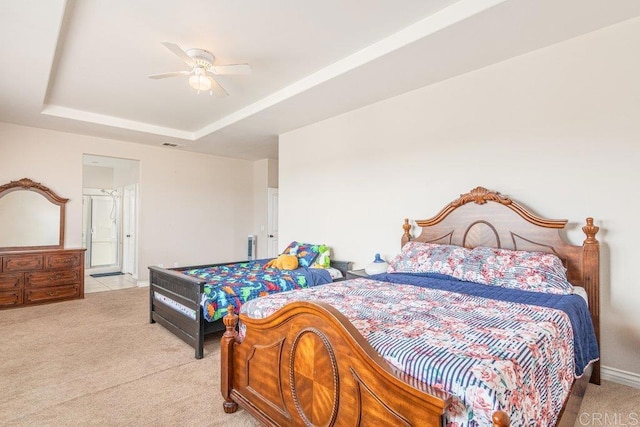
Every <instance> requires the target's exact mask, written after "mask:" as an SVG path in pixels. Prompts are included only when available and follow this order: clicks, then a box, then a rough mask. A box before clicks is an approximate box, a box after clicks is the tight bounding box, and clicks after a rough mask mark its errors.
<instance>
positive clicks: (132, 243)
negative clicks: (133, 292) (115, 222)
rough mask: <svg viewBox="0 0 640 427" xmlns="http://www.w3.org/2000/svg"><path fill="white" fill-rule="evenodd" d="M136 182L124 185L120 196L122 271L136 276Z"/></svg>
mask: <svg viewBox="0 0 640 427" xmlns="http://www.w3.org/2000/svg"><path fill="white" fill-rule="evenodd" d="M137 189H138V185H137V184H130V185H127V186H126V187H124V197H123V198H122V272H123V273H125V274H126V273H129V274H131V275H132V276H133V277H134V278H137V276H138V271H137V266H136V246H137V233H136V222H137V215H136V200H137Z"/></svg>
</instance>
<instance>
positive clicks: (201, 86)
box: [189, 74, 212, 92]
mask: <svg viewBox="0 0 640 427" xmlns="http://www.w3.org/2000/svg"><path fill="white" fill-rule="evenodd" d="M189 86H191V87H192V88H194V89H195V90H197V91H198V92H200V91H203V92H204V91H208V90H211V86H212V83H211V79H210V78H209V77H208V76H203V75H202V74H194V75H193V76H191V77H189Z"/></svg>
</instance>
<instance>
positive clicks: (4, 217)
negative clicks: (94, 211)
mask: <svg viewBox="0 0 640 427" xmlns="http://www.w3.org/2000/svg"><path fill="white" fill-rule="evenodd" d="M67 201H68V199H64V198H62V197H60V196H58V195H57V194H56V193H54V192H53V191H51V190H50V189H49V188H47V187H45V186H44V185H42V184H40V183H39V182H34V181H32V180H30V179H29V178H23V179H21V180H19V181H11V182H10V183H8V184H5V185H2V186H0V250H4V251H6V250H21V249H62V247H63V246H64V208H65V203H67Z"/></svg>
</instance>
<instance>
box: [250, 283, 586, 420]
mask: <svg viewBox="0 0 640 427" xmlns="http://www.w3.org/2000/svg"><path fill="white" fill-rule="evenodd" d="M295 300H298V301H299V300H309V301H313V300H321V301H324V302H327V303H329V304H331V305H332V306H334V307H336V308H337V309H338V310H340V311H341V312H342V313H343V314H344V315H345V316H346V317H347V318H349V319H350V320H351V322H352V323H353V325H354V326H355V327H356V328H357V329H358V330H359V331H360V333H361V334H362V335H363V336H364V337H365V338H366V339H367V340H368V341H369V343H370V344H371V345H372V346H373V347H374V348H375V349H376V350H377V351H378V352H379V353H380V354H381V355H382V356H383V357H384V358H385V359H386V360H387V361H388V362H389V363H390V364H391V365H393V366H395V367H397V368H399V369H400V370H402V371H403V372H405V373H407V374H409V375H410V376H412V377H414V378H417V379H419V380H420V381H423V382H425V383H428V384H431V385H433V386H434V387H436V388H439V389H442V390H444V391H446V392H449V393H450V394H452V395H453V396H454V397H453V399H452V401H451V404H450V405H449V407H448V408H447V411H446V415H445V417H446V425H447V426H451V427H454V426H455V427H465V426H490V425H492V423H491V414H492V413H493V412H494V411H496V410H499V409H500V410H503V411H505V412H507V413H508V414H509V415H510V417H511V425H514V426H540V425H555V422H556V419H557V417H558V414H559V412H560V410H561V408H562V404H563V402H564V400H565V398H566V397H567V395H568V393H569V390H570V387H571V384H572V381H573V379H574V355H573V329H572V326H571V322H570V319H569V318H568V316H567V314H566V313H564V312H563V311H561V310H557V309H554V308H548V307H541V306H537V305H529V304H521V303H514V302H508V301H500V300H495V299H487V298H484V297H479V296H476V295H467V294H463V293H457V292H450V291H446V290H441V289H430V288H422V287H417V286H412V285H405V284H392V283H388V282H381V281H376V280H371V279H364V278H362V279H354V280H348V281H344V282H338V283H333V284H329V285H326V286H322V287H321V288H315V289H313V288H310V289H304V290H302V291H299V292H289V293H286V294H277V295H271V296H269V297H267V298H259V299H256V300H254V301H251V302H249V303H247V304H245V305H243V307H242V310H241V312H242V313H246V314H247V315H249V316H250V317H252V318H263V317H267V316H269V315H271V314H273V313H274V312H275V311H277V310H278V309H279V308H280V307H282V306H283V305H285V304H287V303H288V302H291V301H295Z"/></svg>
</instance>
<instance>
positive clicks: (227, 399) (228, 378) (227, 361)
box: [220, 305, 238, 414]
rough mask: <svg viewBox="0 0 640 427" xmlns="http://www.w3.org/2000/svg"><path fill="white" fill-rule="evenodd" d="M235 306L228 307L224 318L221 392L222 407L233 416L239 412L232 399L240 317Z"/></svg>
mask: <svg viewBox="0 0 640 427" xmlns="http://www.w3.org/2000/svg"><path fill="white" fill-rule="evenodd" d="M233 310H234V307H233V305H229V306H228V307H227V315H226V316H224V317H223V318H222V321H223V322H224V326H225V327H226V330H225V331H224V334H223V335H222V342H221V343H220V391H221V392H222V397H224V403H223V404H222V407H223V409H224V412H225V413H227V414H231V413H233V412H236V410H238V404H237V403H236V402H234V401H233V399H231V390H232V389H233V345H234V344H235V342H236V336H237V335H238V332H236V325H237V324H238V316H236V315H235V313H234V312H233Z"/></svg>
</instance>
